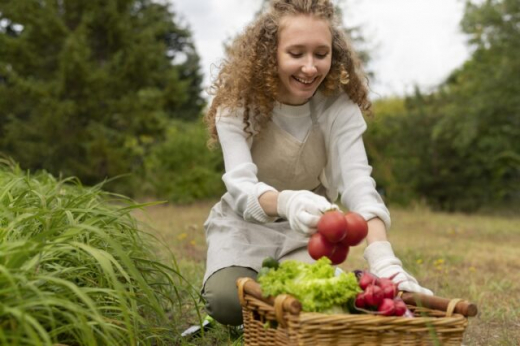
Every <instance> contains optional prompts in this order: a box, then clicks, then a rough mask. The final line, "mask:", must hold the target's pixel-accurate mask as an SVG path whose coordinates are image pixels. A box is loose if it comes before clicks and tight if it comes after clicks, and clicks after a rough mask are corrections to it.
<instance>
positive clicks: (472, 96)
mask: <svg viewBox="0 0 520 346" xmlns="http://www.w3.org/2000/svg"><path fill="white" fill-rule="evenodd" d="M462 28H463V30H464V32H465V33H466V34H467V35H468V37H469V41H470V44H471V45H472V47H473V54H472V57H471V58H470V59H469V60H468V61H466V62H465V63H464V64H463V65H462V66H461V67H460V68H458V69H457V70H455V71H453V72H452V74H451V75H450V76H449V78H448V79H447V80H446V82H444V83H442V84H441V85H440V86H439V88H438V90H436V91H435V92H433V93H430V94H424V93H421V92H420V91H419V90H417V92H416V94H415V95H410V96H408V97H407V98H406V100H405V110H404V111H399V112H393V113H392V118H389V117H387V116H385V117H384V118H383V119H382V120H381V121H380V123H379V124H377V123H376V126H373V129H371V130H369V131H371V132H370V133H372V134H373V135H374V136H373V138H370V140H369V143H368V145H367V146H368V147H369V148H372V149H373V151H372V154H373V156H374V155H377V157H392V156H393V155H396V156H394V157H393V159H392V160H390V164H387V165H386V166H385V167H386V168H387V171H390V172H391V173H390V174H387V175H386V176H385V177H384V178H385V179H384V180H383V182H385V183H387V184H389V185H390V186H391V187H392V189H390V192H396V193H397V194H401V193H402V192H407V191H408V192H410V190H413V191H414V193H413V194H412V195H415V196H416V197H418V198H424V199H425V200H427V201H428V202H429V204H430V205H432V206H435V207H438V208H441V209H444V210H464V211H473V210H477V209H479V208H481V207H487V206H503V205H518V204H519V203H520V141H519V140H518V139H519V138H520V98H519V97H518V95H519V94H520V80H519V79H518V78H517V77H516V76H520V47H519V45H518V42H520V30H519V28H520V3H519V2H518V1H516V0H488V1H485V2H483V3H481V4H479V5H475V4H473V3H468V4H467V7H466V11H465V15H464V18H463V21H462ZM386 162H387V163H388V162H389V161H386ZM400 163H405V164H400ZM377 164H380V163H379V162H378V163H377ZM376 174H377V170H376ZM392 197H394V198H395V195H394V196H392ZM398 197H399V198H401V199H402V197H403V196H402V195H401V196H398Z"/></svg>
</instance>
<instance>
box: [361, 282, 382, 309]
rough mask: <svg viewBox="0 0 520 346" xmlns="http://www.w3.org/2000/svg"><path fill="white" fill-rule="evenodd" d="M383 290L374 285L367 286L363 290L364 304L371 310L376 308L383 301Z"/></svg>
mask: <svg viewBox="0 0 520 346" xmlns="http://www.w3.org/2000/svg"><path fill="white" fill-rule="evenodd" d="M383 299H384V297H383V290H382V289H381V287H379V286H376V285H368V287H367V288H366V289H365V303H366V304H367V305H368V306H370V307H373V308H376V307H378V306H379V304H381V302H382V301H383Z"/></svg>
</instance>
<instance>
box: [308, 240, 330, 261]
mask: <svg viewBox="0 0 520 346" xmlns="http://www.w3.org/2000/svg"><path fill="white" fill-rule="evenodd" d="M307 250H308V251H309V255H311V257H312V258H314V259H315V260H318V259H320V258H322V257H323V256H326V257H330V256H331V255H332V253H333V252H334V244H332V243H331V242H329V241H328V240H327V239H326V238H325V237H324V236H323V235H322V234H321V233H314V234H313V235H312V236H311V238H310V239H309V244H307Z"/></svg>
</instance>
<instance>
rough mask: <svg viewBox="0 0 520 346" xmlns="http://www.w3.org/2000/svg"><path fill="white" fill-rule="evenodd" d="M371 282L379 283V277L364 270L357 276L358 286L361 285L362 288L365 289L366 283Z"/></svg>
mask: <svg viewBox="0 0 520 346" xmlns="http://www.w3.org/2000/svg"><path fill="white" fill-rule="evenodd" d="M372 284H376V285H379V278H378V277H377V276H375V275H374V274H371V273H369V272H367V271H364V272H363V273H362V274H361V277H360V278H359V287H361V289H362V290H365V289H366V288H367V287H368V285H372Z"/></svg>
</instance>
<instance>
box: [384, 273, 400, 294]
mask: <svg viewBox="0 0 520 346" xmlns="http://www.w3.org/2000/svg"><path fill="white" fill-rule="evenodd" d="M397 274H398V273H395V274H394V275H392V276H390V277H388V278H380V279H379V286H380V287H381V288H382V289H383V294H384V296H385V298H389V299H394V297H395V296H397V293H399V288H398V287H397V284H396V283H395V282H394V281H393V280H392V279H393V278H394V277H395V276H396V275H397Z"/></svg>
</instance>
